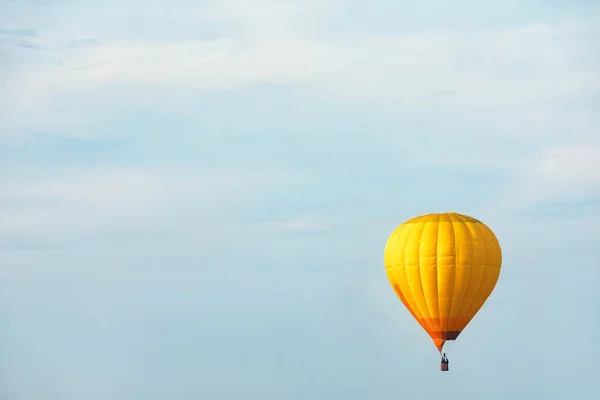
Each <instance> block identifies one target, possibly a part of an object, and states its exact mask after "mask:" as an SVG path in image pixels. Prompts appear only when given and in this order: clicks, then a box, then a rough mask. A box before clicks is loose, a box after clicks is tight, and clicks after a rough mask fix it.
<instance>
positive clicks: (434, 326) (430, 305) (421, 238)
mask: <svg viewBox="0 0 600 400" xmlns="http://www.w3.org/2000/svg"><path fill="white" fill-rule="evenodd" d="M430 218H431V215H429V218H426V219H425V222H424V223H423V229H422V230H421V234H420V235H419V279H420V280H421V292H422V293H423V299H424V300H425V306H426V307H427V311H428V313H429V315H428V318H429V321H430V322H431V324H432V328H433V329H432V332H435V330H436V328H437V327H436V323H435V321H434V318H432V315H433V312H432V309H433V307H432V303H431V302H430V301H427V297H428V296H426V295H425V288H424V287H423V272H422V266H421V246H422V245H423V235H424V234H425V228H426V227H427V224H428V223H429V222H430V221H428V219H430ZM436 252H437V248H436ZM436 266H437V256H436ZM435 285H436V292H437V268H436V277H435ZM436 301H437V299H436ZM438 313H439V309H438Z"/></svg>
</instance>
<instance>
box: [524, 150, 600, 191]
mask: <svg viewBox="0 0 600 400" xmlns="http://www.w3.org/2000/svg"><path fill="white" fill-rule="evenodd" d="M536 173H537V175H538V176H539V177H540V179H542V180H543V181H545V182H548V183H552V184H558V185H565V184H567V185H584V186H587V185H600V146H595V145H581V144H575V145H568V146H557V147H552V148H549V149H547V150H545V151H544V153H543V154H542V156H541V158H540V160H539V163H538V165H537V166H536Z"/></svg>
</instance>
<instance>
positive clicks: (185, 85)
mask: <svg viewBox="0 0 600 400" xmlns="http://www.w3.org/2000/svg"><path fill="white" fill-rule="evenodd" d="M336 7H339V4H338V3H337V2H333V1H331V2H317V1H309V2H298V1H292V0H286V1H283V2H281V1H273V0H268V1H267V0H260V1H259V0H256V1H242V0H228V1H225V2H223V1H213V2H209V3H208V5H207V6H206V7H200V8H193V7H192V8H189V9H188V10H184V9H181V10H179V9H176V10H174V11H169V12H180V13H181V14H182V15H184V14H186V13H185V12H184V11H187V17H186V18H188V19H189V18H195V19H196V20H197V21H198V23H202V21H204V22H208V21H212V22H213V23H214V22H216V23H218V24H221V25H225V26H227V27H229V28H228V29H226V30H225V32H226V33H225V35H224V36H222V37H219V38H215V39H190V40H184V41H182V40H175V41H160V42H159V41H148V40H146V41H141V40H132V39H127V40H125V39H120V40H117V39H107V40H104V38H100V39H102V41H103V43H104V44H103V45H97V46H88V47H82V48H74V49H59V50H54V51H51V52H47V53H46V55H45V56H44V57H42V56H40V57H39V60H38V61H37V62H32V60H31V57H29V58H28V59H29V61H28V63H27V64H26V65H23V66H19V68H17V69H12V70H9V71H7V73H6V74H5V76H6V78H5V82H4V86H5V88H4V96H3V97H4V100H3V104H2V106H1V107H0V115H1V116H2V119H3V122H2V124H3V125H4V126H3V127H2V126H0V129H1V130H2V131H5V132H9V131H10V132H16V131H23V130H27V129H32V128H34V129H35V128H37V129H41V128H42V127H46V130H48V127H50V129H52V128H54V129H56V130H58V129H59V127H60V126H61V125H62V126H63V127H64V126H65V125H68V122H69V121H73V123H74V124H76V125H77V126H79V127H81V126H82V125H85V121H86V120H94V119H95V118H97V117H96V115H98V110H94V112H93V113H91V112H90V113H85V112H82V111H78V112H75V111H72V110H69V109H68V108H67V109H65V108H64V107H63V108H62V109H59V110H57V109H55V108H54V109H53V108H52V106H51V105H52V104H53V102H54V101H55V100H56V98H57V97H59V96H65V94H68V93H71V94H73V95H77V94H80V95H84V96H85V95H86V94H87V95H88V96H89V95H90V94H92V93H93V94H94V96H95V97H96V98H97V97H98V96H102V95H104V96H106V97H107V98H111V97H113V98H111V103H113V107H114V104H121V103H122V105H123V107H125V103H127V105H128V106H129V105H130V104H131V98H128V99H127V102H125V101H122V102H121V103H119V99H118V98H114V94H112V92H111V88H120V89H121V90H125V91H129V92H131V93H136V92H138V93H140V94H139V96H138V100H139V101H151V99H152V98H155V99H164V98H165V96H168V95H169V93H170V94H173V93H177V94H178V95H179V94H182V93H186V92H188V93H189V92H198V91H214V90H229V89H236V88H240V87H243V86H245V85H252V84H259V83H282V84H294V85H296V86H297V87H300V88H303V89H306V90H310V91H312V92H313V93H314V95H315V96H320V97H322V96H329V97H333V98H341V99H353V100H355V101H371V102H373V101H380V102H383V103H388V104H393V105H395V106H411V107H425V108H429V109H434V108H438V109H443V110H444V112H447V113H453V114H455V115H459V116H460V117H461V118H464V119H468V120H474V121H479V122H481V123H483V124H487V125H488V126H494V127H496V128H497V129H504V130H508V131H517V132H519V133H521V134H524V133H539V132H541V131H544V132H546V133H547V132H548V131H549V130H561V129H564V128H565V126H576V129H577V130H578V131H581V132H589V131H590V130H592V129H593V126H594V124H595V123H596V122H597V121H596V120H595V119H594V118H595V117H594V115H592V113H589V112H587V113H586V112H582V111H581V110H572V109H564V108H561V107H560V105H561V103H562V102H565V101H566V102H568V101H570V100H571V99H573V98H576V97H577V96H582V95H583V96H585V95H587V94H592V93H597V92H598V91H599V90H600V72H599V70H598V68H596V67H597V64H598V60H591V58H593V57H594V52H593V49H594V47H593V46H594V43H595V42H594V40H593V37H594V32H593V27H589V26H585V25H576V24H556V25H544V24H541V23H533V24H531V25H528V26H525V27H522V28H517V29H507V30H503V31H496V32H485V33H481V34H480V35H476V34H473V33H469V34H458V33H453V32H430V33H423V34H405V35H401V34H397V35H388V36H365V35H362V36H353V35H349V34H345V35H340V34H336V33H335V31H334V30H333V29H332V28H331V27H329V28H328V30H327V31H325V30H323V29H324V27H325V26H326V24H325V22H329V23H330V24H334V21H335V19H334V16H335V12H336V9H337V8H336ZM177 10H179V11H177ZM150 11H152V10H150ZM150 11H149V10H146V9H145V11H144V12H145V13H148V12H150ZM159 11H160V10H159ZM153 12H154V13H155V14H156V13H157V12H158V11H156V10H154V11H153ZM161 12H162V11H161ZM109 14H110V13H109ZM128 15H129V14H128ZM131 16H132V18H135V14H131ZM65 24H66V26H67V27H68V26H69V24H68V23H67V22H66V21H65ZM333 26H335V25H333ZM65 31H68V29H67V28H65ZM84 31H85V30H84ZM311 31H312V32H311ZM33 39H36V38H31V40H33ZM74 39H77V38H73V37H71V38H69V39H64V40H63V41H64V42H65V43H67V42H71V41H73V40H74ZM54 47H61V46H59V45H58V44H56V43H55V44H54ZM21 53H23V52H22V51H21ZM38 53H39V52H38ZM9 54H16V53H14V52H13V53H9ZM142 91H143V94H141V92H142ZM153 91H154V92H153ZM149 93H154V95H151V96H149V95H148V94H149ZM171 97H172V96H171ZM162 102H163V103H164V100H163V101H162ZM159 103H161V102H160V101H158V100H155V104H154V105H155V106H158V105H159ZM32 112H35V113H38V114H42V113H43V114H44V117H41V116H40V117H39V118H36V119H35V120H33V121H32V120H31V119H30V118H29V115H30V114H31V113H32ZM82 114H83V115H82ZM80 130H82V129H80ZM6 134H7V133H4V135H6Z"/></svg>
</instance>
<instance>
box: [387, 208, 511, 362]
mask: <svg viewBox="0 0 600 400" xmlns="http://www.w3.org/2000/svg"><path fill="white" fill-rule="evenodd" d="M384 264H385V269H386V273H387V276H388V279H389V281H390V283H391V284H392V287H393V288H394V290H395V292H396V294H397V295H398V297H399V298H400V300H401V301H402V303H403V304H404V306H405V307H406V308H407V309H408V311H409V312H410V313H411V314H412V316H413V317H414V318H415V319H416V320H417V321H418V322H419V324H420V325H421V326H422V327H423V329H425V331H427V333H428V334H429V336H431V338H432V339H433V342H434V343H435V345H436V347H437V348H438V350H439V351H440V353H441V351H442V348H443V346H444V343H445V342H446V341H448V340H456V338H457V337H458V335H460V333H461V332H462V331H463V330H464V329H465V327H466V326H467V324H468V323H469V322H470V321H471V319H472V318H473V317H474V316H475V314H477V312H478V311H479V309H480V308H481V307H482V306H483V304H484V303H485V301H486V300H487V298H488V296H489V295H490V294H491V293H492V290H493V289H494V287H495V286H496V282H497V281H498V277H499V275H500V267H501V265H502V250H501V249H500V244H499V243H498V239H497V238H496V235H494V232H492V230H491V229H490V228H488V227H487V226H486V225H485V224H483V223H482V222H481V221H478V220H476V219H475V218H471V217H468V216H466V215H461V214H457V213H441V214H427V215H421V216H419V217H416V218H413V219H411V220H408V221H406V222H404V223H403V224H402V225H400V226H399V227H398V228H396V230H394V232H392V234H391V235H390V237H389V239H388V241H387V244H386V246H385V251H384Z"/></svg>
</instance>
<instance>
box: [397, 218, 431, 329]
mask: <svg viewBox="0 0 600 400" xmlns="http://www.w3.org/2000/svg"><path fill="white" fill-rule="evenodd" d="M421 219H423V217H420V218H418V219H417V220H416V221H414V222H413V225H412V226H411V227H410V229H409V230H408V233H407V234H406V237H405V239H404V260H403V262H404V276H405V277H406V284H407V285H408V288H409V289H410V292H411V294H412V296H413V298H415V295H414V294H413V288H412V287H411V285H410V279H408V272H406V244H407V243H408V239H409V238H410V235H411V233H412V231H413V229H414V228H415V226H416V225H417V223H419V221H420V220H421ZM423 297H425V296H423ZM415 305H416V306H417V309H418V311H419V313H420V314H421V318H422V319H423V320H424V321H426V322H425V324H426V325H427V327H428V329H429V330H430V331H431V325H429V322H428V320H427V319H426V318H425V317H428V316H429V315H424V313H423V310H422V309H421V306H420V305H419V302H418V301H417V300H416V298H415ZM427 311H428V312H429V310H427Z"/></svg>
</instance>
